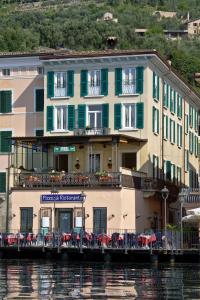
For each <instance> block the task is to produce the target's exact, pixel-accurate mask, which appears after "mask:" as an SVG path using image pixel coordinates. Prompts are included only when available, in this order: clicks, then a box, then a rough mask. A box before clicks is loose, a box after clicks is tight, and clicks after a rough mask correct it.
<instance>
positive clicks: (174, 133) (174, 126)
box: [173, 121, 176, 144]
mask: <svg viewBox="0 0 200 300" xmlns="http://www.w3.org/2000/svg"><path fill="white" fill-rule="evenodd" d="M173 124H174V125H173V128H174V132H173V135H174V141H173V142H174V144H175V143H176V124H175V121H173Z"/></svg>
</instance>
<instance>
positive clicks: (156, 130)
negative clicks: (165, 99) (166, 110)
mask: <svg viewBox="0 0 200 300" xmlns="http://www.w3.org/2000/svg"><path fill="white" fill-rule="evenodd" d="M153 111H154V116H153V121H154V132H153V133H154V134H156V135H157V134H159V121H160V120H159V109H157V108H156V107H154V110H153Z"/></svg>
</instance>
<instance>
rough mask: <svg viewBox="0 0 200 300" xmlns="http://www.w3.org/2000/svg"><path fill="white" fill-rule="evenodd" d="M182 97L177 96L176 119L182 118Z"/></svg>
mask: <svg viewBox="0 0 200 300" xmlns="http://www.w3.org/2000/svg"><path fill="white" fill-rule="evenodd" d="M182 102H183V101H182V97H181V96H180V95H177V116H178V118H180V119H181V118H182Z"/></svg>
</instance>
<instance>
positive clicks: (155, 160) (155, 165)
mask: <svg viewBox="0 0 200 300" xmlns="http://www.w3.org/2000/svg"><path fill="white" fill-rule="evenodd" d="M153 173H154V174H153V175H154V178H159V156H158V155H155V154H153Z"/></svg>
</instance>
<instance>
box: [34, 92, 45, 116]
mask: <svg viewBox="0 0 200 300" xmlns="http://www.w3.org/2000/svg"><path fill="white" fill-rule="evenodd" d="M35 111H36V112H41V111H44V90H43V89H38V90H36V91H35Z"/></svg>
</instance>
